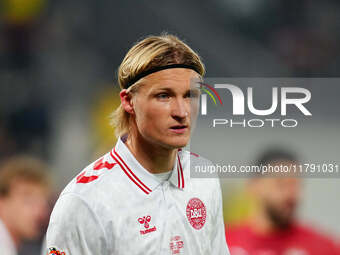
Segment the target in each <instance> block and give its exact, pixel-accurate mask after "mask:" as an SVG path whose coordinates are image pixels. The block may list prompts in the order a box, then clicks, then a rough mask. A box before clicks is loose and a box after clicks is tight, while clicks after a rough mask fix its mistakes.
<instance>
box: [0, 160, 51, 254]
mask: <svg viewBox="0 0 340 255" xmlns="http://www.w3.org/2000/svg"><path fill="white" fill-rule="evenodd" d="M49 186H50V185H49V177H48V175H47V173H46V166H45V165H44V164H43V162H41V161H40V160H37V159H33V158H29V157H23V156H20V157H18V156H17V157H13V158H10V159H8V160H6V161H4V162H2V163H0V254H3V255H16V254H17V250H18V249H19V248H20V245H21V244H22V242H23V241H24V240H27V239H35V238H38V237H39V235H41V234H42V225H43V223H44V222H45V221H46V220H47V218H48V212H49V208H48V197H49V192H50V187H49Z"/></svg>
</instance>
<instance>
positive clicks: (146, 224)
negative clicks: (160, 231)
mask: <svg viewBox="0 0 340 255" xmlns="http://www.w3.org/2000/svg"><path fill="white" fill-rule="evenodd" d="M150 221H151V216H150V215H148V216H144V217H143V218H138V222H139V224H141V225H143V226H144V228H145V229H144V230H140V231H139V232H140V234H141V235H145V234H148V233H151V232H154V231H156V230H157V229H156V226H154V227H152V228H150V225H149V222H150Z"/></svg>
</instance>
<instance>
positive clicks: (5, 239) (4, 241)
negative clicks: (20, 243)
mask: <svg viewBox="0 0 340 255" xmlns="http://www.w3.org/2000/svg"><path fill="white" fill-rule="evenodd" d="M0 254H4V255H5V254H6V255H17V250H16V247H15V245H14V242H13V240H12V237H11V236H10V234H9V232H8V230H7V228H6V226H5V224H4V223H3V222H2V221H1V219H0Z"/></svg>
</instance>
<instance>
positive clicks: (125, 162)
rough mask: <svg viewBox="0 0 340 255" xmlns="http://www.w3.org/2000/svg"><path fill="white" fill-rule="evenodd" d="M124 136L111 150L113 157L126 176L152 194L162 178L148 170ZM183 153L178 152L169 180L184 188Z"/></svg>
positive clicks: (146, 192)
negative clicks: (127, 144) (136, 156)
mask: <svg viewBox="0 0 340 255" xmlns="http://www.w3.org/2000/svg"><path fill="white" fill-rule="evenodd" d="M122 139H124V137H123V138H121V137H119V138H118V141H117V144H116V146H115V147H114V148H113V150H112V151H111V152H110V155H111V157H112V158H113V160H115V161H116V162H117V163H118V165H119V166H120V168H121V169H122V170H123V172H124V173H125V174H126V176H127V177H128V178H129V179H130V180H131V181H132V182H133V183H134V184H135V185H136V186H137V187H138V188H139V189H141V190H142V191H143V192H144V193H145V194H147V195H148V194H150V193H151V192H152V191H153V190H155V189H156V188H157V187H158V186H159V185H160V184H161V182H160V180H159V179H158V178H157V177H156V176H155V175H153V174H151V173H150V172H149V171H148V170H146V169H145V168H144V167H143V166H142V165H141V164H140V163H139V162H138V161H137V159H136V158H135V157H134V156H133V154H132V153H131V152H130V150H129V149H128V147H127V146H126V145H125V144H124V142H123V140H122ZM181 154H182V153H179V152H178V153H177V155H176V160H175V165H174V168H173V171H172V173H171V176H170V178H169V181H170V183H171V184H173V185H174V186H175V187H177V188H179V189H184V186H185V183H184V172H183V170H184V169H183V166H182V162H181Z"/></svg>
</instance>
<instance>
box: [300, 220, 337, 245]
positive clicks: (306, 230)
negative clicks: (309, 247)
mask: <svg viewBox="0 0 340 255" xmlns="http://www.w3.org/2000/svg"><path fill="white" fill-rule="evenodd" d="M294 229H295V232H296V233H298V234H299V235H300V236H303V237H304V238H306V239H309V240H310V241H313V242H318V243H319V244H320V245H321V244H324V245H334V240H332V238H331V237H330V235H328V234H327V233H325V232H323V231H320V230H316V229H314V228H312V227H310V226H306V225H303V224H299V223H295V224H294Z"/></svg>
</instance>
